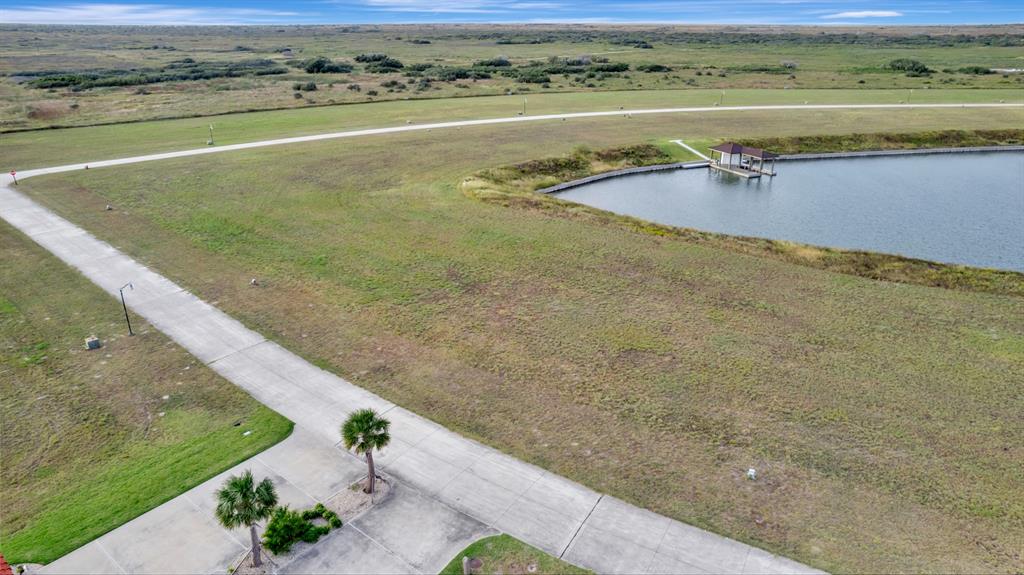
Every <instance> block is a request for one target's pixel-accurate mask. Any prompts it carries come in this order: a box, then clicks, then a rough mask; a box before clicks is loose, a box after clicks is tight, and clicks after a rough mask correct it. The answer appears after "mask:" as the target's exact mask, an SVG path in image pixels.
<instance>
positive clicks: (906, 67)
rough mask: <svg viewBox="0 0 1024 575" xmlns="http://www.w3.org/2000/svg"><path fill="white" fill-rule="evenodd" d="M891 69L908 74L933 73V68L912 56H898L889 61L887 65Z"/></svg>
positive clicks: (922, 74) (925, 74) (923, 74)
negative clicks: (912, 58)
mask: <svg viewBox="0 0 1024 575" xmlns="http://www.w3.org/2000/svg"><path fill="white" fill-rule="evenodd" d="M886 67H887V68H889V69H890V70H896V71H897V72H906V73H907V76H912V77H913V76H927V75H928V74H931V73H932V70H931V69H930V68H928V66H925V65H924V64H923V63H922V62H919V61H918V60H911V59H910V58H898V59H896V60H893V61H892V62H889V64H888V65H887V66H886Z"/></svg>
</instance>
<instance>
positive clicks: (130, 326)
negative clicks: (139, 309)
mask: <svg viewBox="0 0 1024 575" xmlns="http://www.w3.org/2000/svg"><path fill="white" fill-rule="evenodd" d="M124 288H128V289H132V290H134V289H135V286H133V285H132V282H128V283H126V284H124V285H123V286H121V287H120V288H118V290H117V291H118V292H119V293H120V294H121V308H122V309H123V310H124V321H125V322H127V323H128V335H135V333H134V332H132V320H131V318H129V317H128V306H127V305H125V303H124Z"/></svg>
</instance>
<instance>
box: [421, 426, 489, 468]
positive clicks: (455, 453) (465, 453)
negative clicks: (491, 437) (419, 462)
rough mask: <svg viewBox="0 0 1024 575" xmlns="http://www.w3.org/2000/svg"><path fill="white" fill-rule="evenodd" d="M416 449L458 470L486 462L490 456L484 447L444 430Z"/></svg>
mask: <svg viewBox="0 0 1024 575" xmlns="http://www.w3.org/2000/svg"><path fill="white" fill-rule="evenodd" d="M417 449H422V450H423V451H425V452H427V453H429V454H430V455H433V456H435V457H437V458H438V459H441V460H443V461H445V462H447V463H449V464H451V465H453V466H455V467H457V468H458V469H466V468H468V467H470V466H472V465H473V464H474V463H476V462H477V461H483V460H486V459H488V458H489V457H490V456H491V450H489V449H487V448H486V447H484V446H482V445H480V444H479V443H477V442H475V441H472V440H469V439H466V438H465V437H462V436H461V435H459V434H457V433H454V432H451V431H448V430H447V429H444V428H441V429H438V430H437V431H435V432H434V433H431V434H430V436H429V438H428V439H427V440H426V441H423V442H420V443H419V444H418V445H417Z"/></svg>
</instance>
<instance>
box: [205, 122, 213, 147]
mask: <svg viewBox="0 0 1024 575" xmlns="http://www.w3.org/2000/svg"><path fill="white" fill-rule="evenodd" d="M206 145H207V146H212V145H213V124H210V139H209V141H207V142H206Z"/></svg>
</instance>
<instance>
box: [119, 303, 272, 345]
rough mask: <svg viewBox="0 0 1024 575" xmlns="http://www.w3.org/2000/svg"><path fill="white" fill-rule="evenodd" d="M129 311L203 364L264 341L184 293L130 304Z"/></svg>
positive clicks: (261, 337) (234, 321)
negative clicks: (134, 312)
mask: <svg viewBox="0 0 1024 575" xmlns="http://www.w3.org/2000/svg"><path fill="white" fill-rule="evenodd" d="M129 307H131V308H132V309H134V310H135V311H136V313H138V314H140V315H142V316H144V317H145V318H146V320H148V321H149V323H151V324H153V326H154V327H156V328H157V329H159V330H160V331H162V332H164V333H165V334H167V335H168V336H169V337H170V338H171V339H173V340H174V341H175V342H177V343H178V344H179V345H181V346H182V347H184V348H185V349H187V350H188V351H189V352H191V353H192V355H194V356H196V357H197V358H199V360H200V361H202V362H203V363H211V362H213V361H216V360H218V359H220V358H222V357H225V356H227V355H230V354H232V353H235V352H237V351H239V350H242V349H245V348H247V347H251V346H253V345H256V344H258V343H260V342H262V341H264V339H263V336H261V335H260V334H258V333H256V332H254V331H251V330H249V329H246V327H245V326H243V325H242V324H241V323H239V322H238V321H236V320H234V319H232V318H231V317H229V316H227V315H226V314H224V313H222V312H221V311H219V310H217V309H215V308H214V307H212V306H211V305H210V304H208V303H206V302H204V301H202V300H200V299H199V298H197V297H196V296H194V295H192V294H190V293H188V292H184V291H182V292H177V293H173V294H170V295H166V296H163V297H159V298H156V299H153V300H150V301H146V302H143V303H140V304H131V303H130V304H129Z"/></svg>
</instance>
